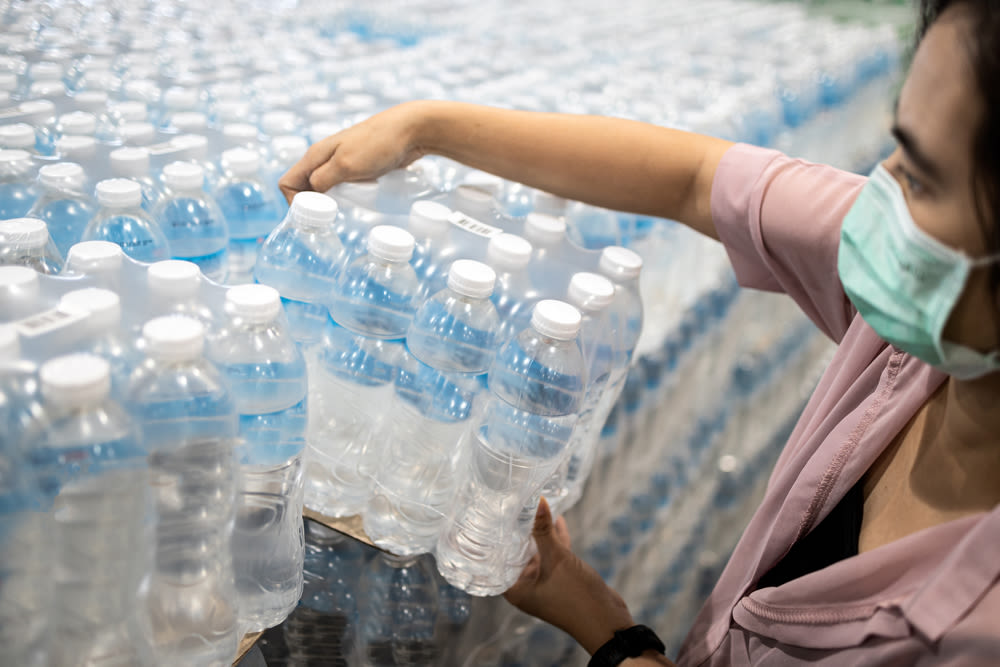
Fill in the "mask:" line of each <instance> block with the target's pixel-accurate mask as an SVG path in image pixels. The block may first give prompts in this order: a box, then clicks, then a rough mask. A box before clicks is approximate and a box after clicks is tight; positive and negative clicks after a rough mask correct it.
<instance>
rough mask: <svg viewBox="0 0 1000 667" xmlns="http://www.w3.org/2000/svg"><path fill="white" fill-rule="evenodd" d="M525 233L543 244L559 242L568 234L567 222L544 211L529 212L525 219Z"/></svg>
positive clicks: (533, 241) (532, 239)
mask: <svg viewBox="0 0 1000 667" xmlns="http://www.w3.org/2000/svg"><path fill="white" fill-rule="evenodd" d="M524 235H525V236H526V237H528V240H529V241H531V242H532V243H536V244H538V245H542V246H549V245H552V244H554V243H559V241H561V240H562V239H563V237H564V236H566V222H565V221H564V220H560V219H559V218H556V217H553V216H551V215H546V214H544V213H529V214H528V216H527V217H526V218H525V219H524Z"/></svg>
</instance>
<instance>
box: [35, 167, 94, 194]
mask: <svg viewBox="0 0 1000 667" xmlns="http://www.w3.org/2000/svg"><path fill="white" fill-rule="evenodd" d="M83 179H84V174H83V167H81V166H80V165H78V164H77V163H75V162H57V163H55V164H47V165H45V166H44V167H42V168H41V169H39V170H38V180H39V182H40V183H41V184H42V185H43V186H45V187H47V188H59V187H69V188H73V189H77V190H79V189H80V188H82V187H83Z"/></svg>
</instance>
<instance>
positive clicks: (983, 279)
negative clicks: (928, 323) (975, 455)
mask: <svg viewBox="0 0 1000 667" xmlns="http://www.w3.org/2000/svg"><path fill="white" fill-rule="evenodd" d="M966 25H967V23H966V19H965V17H964V15H963V13H962V11H961V8H954V9H950V10H948V11H946V12H945V13H944V14H943V15H942V16H941V17H940V18H939V19H938V20H937V21H935V22H934V24H933V25H932V26H931V28H930V29H929V30H928V31H927V34H926V35H925V36H924V38H923V40H922V41H921V43H920V46H919V48H918V49H917V52H916V54H915V55H914V59H913V64H912V67H911V69H910V73H909V75H908V76H907V79H906V83H905V84H904V85H903V89H902V91H901V92H900V96H899V104H898V105H897V108H896V118H895V124H894V128H893V133H894V135H895V136H896V139H897V142H898V146H897V148H896V150H895V152H893V154H892V155H891V156H890V157H889V159H888V160H886V162H885V166H886V168H887V169H888V170H889V172H890V173H891V174H892V175H893V176H894V177H895V179H896V180H897V181H899V184H900V186H901V187H902V188H903V194H904V195H905V196H906V201H907V205H908V206H909V209H910V214H911V215H912V216H913V220H914V221H915V222H916V223H917V225H918V226H920V227H921V228H922V229H923V230H924V231H926V232H927V233H928V234H930V235H931V236H933V237H935V238H936V239H938V240H939V241H941V242H942V243H944V244H946V245H949V246H951V247H953V248H957V249H958V250H961V251H962V252H964V253H965V254H966V255H968V256H969V257H973V258H977V257H984V256H986V255H989V254H990V252H991V250H990V249H989V248H988V246H987V240H986V236H985V227H984V225H983V223H981V222H980V221H979V219H978V218H977V207H976V201H975V194H974V191H973V185H972V174H973V163H972V148H973V144H974V141H975V132H976V131H977V128H978V127H979V123H980V119H981V118H982V115H983V113H984V111H983V103H982V99H981V97H980V94H979V92H978V88H977V86H976V81H975V78H974V73H973V70H972V66H971V61H970V53H969V51H968V47H967V42H968V40H969V37H968V33H967V27H966ZM983 210H988V209H986V207H985V202H983ZM989 224H994V223H993V222H992V221H990V222H989ZM990 268H991V267H980V268H975V269H973V271H972V274H971V275H970V276H969V281H968V284H967V285H966V287H965V291H964V292H963V293H962V297H961V298H960V299H959V302H958V303H957V304H956V306H955V310H954V311H953V312H952V314H951V317H950V318H949V319H948V323H947V324H946V325H945V329H944V339H945V340H948V341H952V342H955V343H961V344H963V345H967V346H969V347H972V348H974V349H977V350H980V351H982V352H989V351H991V350H995V349H997V348H1000V335H998V332H1000V295H998V294H996V293H994V292H993V291H991V290H990V287H989V274H990Z"/></svg>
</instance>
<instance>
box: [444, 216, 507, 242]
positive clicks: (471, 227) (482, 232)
mask: <svg viewBox="0 0 1000 667" xmlns="http://www.w3.org/2000/svg"><path fill="white" fill-rule="evenodd" d="M448 222H450V223H451V224H453V225H455V226H456V227H461V228H462V229H464V230H465V231H467V232H472V233H473V234H476V235H477V236H485V237H486V238H493V237H494V236H496V235H497V234H502V233H503V230H502V229H500V228H499V227H494V226H493V225H487V224H486V223H485V222H480V221H479V220H476V219H475V218H470V217H469V216H467V215H466V214H464V213H462V212H461V211H454V212H453V213H452V214H451V216H450V217H449V218H448Z"/></svg>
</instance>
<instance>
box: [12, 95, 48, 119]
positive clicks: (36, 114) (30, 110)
mask: <svg viewBox="0 0 1000 667" xmlns="http://www.w3.org/2000/svg"><path fill="white" fill-rule="evenodd" d="M17 110H18V111H20V112H21V113H23V114H27V115H28V116H29V117H30V118H31V120H33V121H37V122H43V121H44V120H45V119H46V118H48V117H49V116H51V115H52V114H54V113H55V111H56V105H55V104H54V103H53V102H52V100H29V101H27V102H21V103H20V104H18V105H17Z"/></svg>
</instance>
